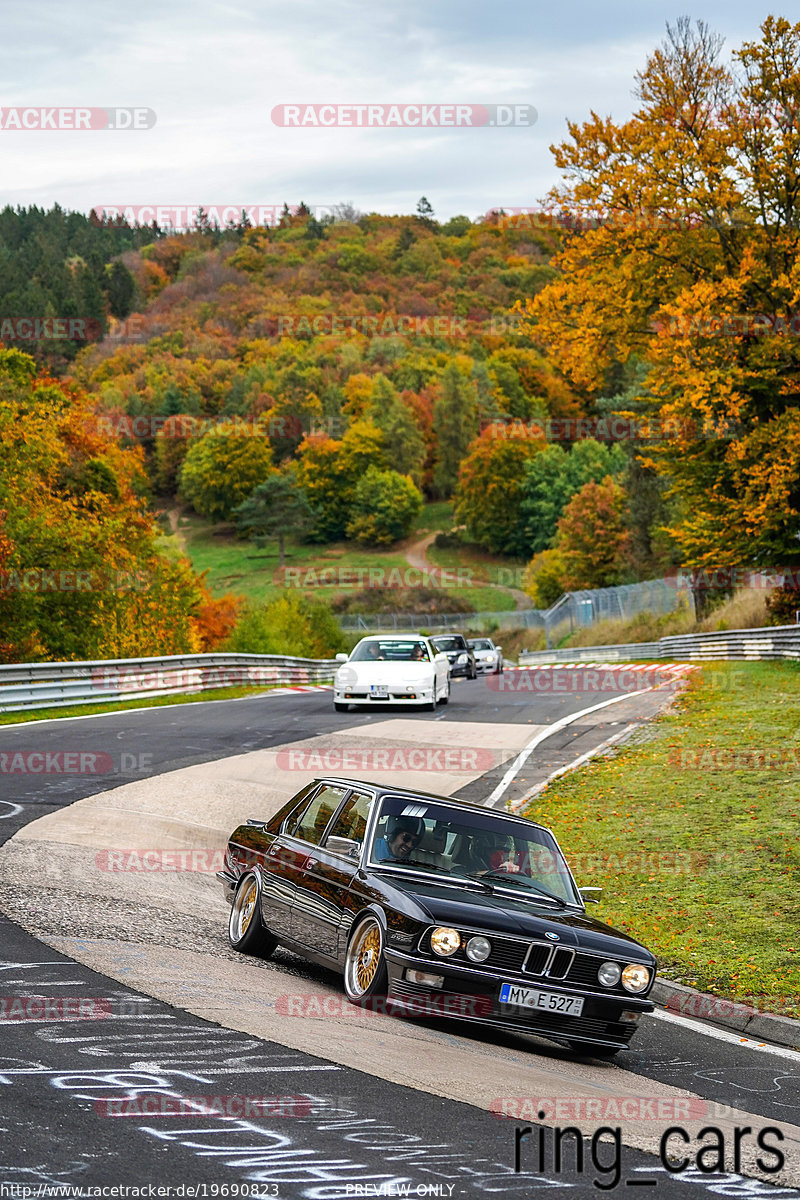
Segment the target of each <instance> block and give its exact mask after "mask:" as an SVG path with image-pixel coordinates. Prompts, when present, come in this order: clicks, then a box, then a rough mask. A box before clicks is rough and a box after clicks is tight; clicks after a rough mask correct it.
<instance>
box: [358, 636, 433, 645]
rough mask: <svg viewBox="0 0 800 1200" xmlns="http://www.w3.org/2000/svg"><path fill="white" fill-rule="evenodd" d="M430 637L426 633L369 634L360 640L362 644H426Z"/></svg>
mask: <svg viewBox="0 0 800 1200" xmlns="http://www.w3.org/2000/svg"><path fill="white" fill-rule="evenodd" d="M427 637H428V635H427V634H425V633H368V634H367V635H366V637H363V638H360V639H359V645H360V644H361V642H420V641H422V642H424V641H427Z"/></svg>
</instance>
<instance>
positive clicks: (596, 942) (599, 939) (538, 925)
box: [381, 872, 655, 965]
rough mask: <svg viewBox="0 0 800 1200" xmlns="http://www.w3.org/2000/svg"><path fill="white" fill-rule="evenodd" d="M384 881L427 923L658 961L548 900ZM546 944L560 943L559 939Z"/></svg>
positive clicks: (637, 945)
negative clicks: (480, 930) (544, 939)
mask: <svg viewBox="0 0 800 1200" xmlns="http://www.w3.org/2000/svg"><path fill="white" fill-rule="evenodd" d="M381 881H382V883H383V882H384V881H385V882H386V884H387V885H388V886H386V892H387V897H386V898H387V900H388V901H389V902H391V895H390V894H388V893H391V892H394V893H399V895H398V896H397V899H398V900H399V901H400V905H399V907H400V908H401V909H402V911H403V912H405V913H407V914H408V915H416V916H418V917H419V919H420V920H422V921H434V922H436V923H437V924H439V925H451V926H466V927H467V928H473V929H482V930H486V931H487V932H494V933H496V934H498V935H503V936H505V937H523V938H534V939H542V938H545V937H546V935H547V934H548V933H550V934H556V935H557V939H558V944H560V945H562V946H569V947H570V948H573V949H582V950H595V951H597V952H599V953H601V954H609V955H619V956H620V957H621V958H625V957H631V958H633V959H636V960H638V961H640V962H647V963H648V965H649V964H651V963H655V958H654V956H653V955H652V954H651V953H650V951H649V950H648V949H647V948H646V947H645V946H643V945H642V944H641V942H637V941H636V939H635V938H632V937H630V936H629V935H628V934H627V933H622V932H621V931H620V930H619V929H613V928H612V927H611V926H610V925H606V924H604V923H603V922H602V921H597V920H595V919H594V918H593V917H587V916H586V915H585V914H583V913H581V912H580V911H575V910H574V909H572V910H566V909H564V910H562V909H557V908H556V907H555V906H554V905H553V906H551V905H549V904H548V903H547V902H546V901H545V902H544V903H542V904H538V903H536V902H531V901H530V900H527V899H526V900H522V899H519V900H518V899H516V897H513V896H511V895H510V894H509V893H506V892H504V893H503V894H502V895H500V894H499V893H497V892H495V893H491V894H490V893H488V892H479V891H477V890H473V889H472V888H469V889H467V888H463V889H462V888H457V889H456V888H454V887H452V886H449V885H445V884H440V883H438V881H435V880H432V881H431V882H428V881H425V880H421V879H418V878H415V879H400V878H399V877H398V875H396V874H392V875H391V879H389V874H388V872H387V873H386V874H385V875H382V879H381ZM401 896H402V900H401ZM403 900H404V901H405V903H403ZM409 901H410V902H411V904H409ZM410 909H412V910H413V909H416V910H417V912H416V913H414V912H413V911H409V910H410ZM547 940H548V941H550V940H552V941H553V944H554V945H555V944H556V940H555V939H549V938H548V939H547ZM634 952H635V953H634Z"/></svg>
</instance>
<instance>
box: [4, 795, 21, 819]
mask: <svg viewBox="0 0 800 1200" xmlns="http://www.w3.org/2000/svg"><path fill="white" fill-rule="evenodd" d="M0 804H7V805H8V806H9V808H10V809H11V812H6V813H0V821H4V820H6V819H7V818H8V817H16V815H17V813H21V812H22V805H21V804H13V803H12V802H11V801H10V800H0Z"/></svg>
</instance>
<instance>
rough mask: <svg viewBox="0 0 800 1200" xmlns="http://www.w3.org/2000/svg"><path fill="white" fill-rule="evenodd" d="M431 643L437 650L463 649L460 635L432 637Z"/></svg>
mask: <svg viewBox="0 0 800 1200" xmlns="http://www.w3.org/2000/svg"><path fill="white" fill-rule="evenodd" d="M433 644H434V646H435V647H436V649H437V650H444V651H445V653H446V652H447V651H448V650H463V649H464V642H463V640H462V639H461V638H460V637H437V638H434V639H433Z"/></svg>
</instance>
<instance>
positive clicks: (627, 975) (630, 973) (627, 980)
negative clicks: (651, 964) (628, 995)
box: [622, 963, 650, 992]
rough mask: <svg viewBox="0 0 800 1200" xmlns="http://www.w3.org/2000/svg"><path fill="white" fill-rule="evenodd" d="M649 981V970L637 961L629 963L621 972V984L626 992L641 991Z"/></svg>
mask: <svg viewBox="0 0 800 1200" xmlns="http://www.w3.org/2000/svg"><path fill="white" fill-rule="evenodd" d="M649 983H650V970H649V968H648V967H641V966H639V964H638V963H629V964H628V966H627V967H626V968H625V970H624V971H623V972H622V986H623V987H624V988H625V991H626V992H643V991H645V989H646V988H647V986H648V984H649Z"/></svg>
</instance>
